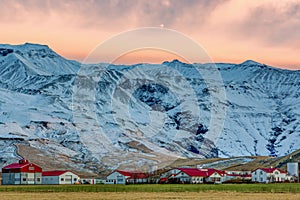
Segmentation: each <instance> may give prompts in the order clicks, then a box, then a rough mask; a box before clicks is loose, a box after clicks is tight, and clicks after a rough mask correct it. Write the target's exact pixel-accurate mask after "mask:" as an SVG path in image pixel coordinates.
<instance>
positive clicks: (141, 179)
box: [105, 170, 149, 184]
mask: <svg viewBox="0 0 300 200" xmlns="http://www.w3.org/2000/svg"><path fill="white" fill-rule="evenodd" d="M148 178H149V174H147V173H143V172H128V171H122V170H116V171H114V172H112V173H110V174H109V175H108V176H107V177H106V180H105V184H132V183H147V182H148Z"/></svg>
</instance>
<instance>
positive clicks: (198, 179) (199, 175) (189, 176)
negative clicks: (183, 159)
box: [174, 168, 207, 183]
mask: <svg viewBox="0 0 300 200" xmlns="http://www.w3.org/2000/svg"><path fill="white" fill-rule="evenodd" d="M178 170H179V173H177V174H176V176H175V177H174V178H175V179H177V182H178V183H203V182H205V178H207V173H206V172H205V171H201V170H199V169H197V168H178Z"/></svg>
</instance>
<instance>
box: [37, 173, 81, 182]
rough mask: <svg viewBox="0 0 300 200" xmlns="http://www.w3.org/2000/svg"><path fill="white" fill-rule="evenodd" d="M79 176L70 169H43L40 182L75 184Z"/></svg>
mask: <svg viewBox="0 0 300 200" xmlns="http://www.w3.org/2000/svg"><path fill="white" fill-rule="evenodd" d="M78 182H79V177H78V175H77V174H74V173H73V172H70V171H45V172H43V173H42V184H45V185H48V184H49V185H52V184H75V183H78Z"/></svg>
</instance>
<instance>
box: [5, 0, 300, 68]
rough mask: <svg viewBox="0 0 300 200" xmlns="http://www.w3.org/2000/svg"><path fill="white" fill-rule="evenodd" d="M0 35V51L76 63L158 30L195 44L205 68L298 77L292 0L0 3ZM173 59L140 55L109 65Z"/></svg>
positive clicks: (297, 23) (297, 14) (298, 6)
mask: <svg viewBox="0 0 300 200" xmlns="http://www.w3.org/2000/svg"><path fill="white" fill-rule="evenodd" d="M0 27H1V31H0V43H4V44H22V43H25V42H31V43H39V44H47V45H48V46H49V47H50V48H52V49H53V50H54V51H56V52H57V53H58V54H60V55H62V56H64V57H66V58H68V59H74V60H78V61H83V60H84V59H85V58H86V57H87V56H88V55H89V54H90V52H91V51H93V49H94V48H95V47H96V46H97V45H99V44H101V43H103V42H104V41H106V40H107V39H108V38H111V37H113V36H114V35H117V34H120V33H121V32H124V31H128V30H132V29H137V28H142V27H160V28H165V29H172V30H176V31H178V32H180V33H182V34H184V35H186V36H187V37H189V38H191V39H193V40H195V41H196V42H197V43H198V44H199V45H201V46H202V47H203V48H204V49H205V51H206V52H207V54H208V55H209V56H210V57H211V59H212V61H213V62H226V63H241V62H243V61H245V60H255V61H257V62H260V63H264V64H267V65H271V66H274V67H280V68H286V69H293V70H299V69H300V59H299V56H300V0H284V1H282V0H185V1H182V0H150V1H149V0H110V1H108V0H98V1H97V0H84V1H83V0H70V1H69V0H43V1H40V0H0ZM128 42H130V41H128ZM122 45H126V43H124V44H122ZM108 51H114V50H113V48H111V49H109V50H108ZM107 53H109V52H107ZM104 57H105V55H104ZM173 58H180V55H174V54H172V53H171V52H162V51H159V50H149V49H148V50H140V52H138V51H134V52H129V53H128V54H126V55H120V57H119V58H118V59H117V60H116V61H115V62H116V63H125V64H131V63H139V62H153V63H161V62H162V61H164V60H172V59H173ZM195 62H197V60H195Z"/></svg>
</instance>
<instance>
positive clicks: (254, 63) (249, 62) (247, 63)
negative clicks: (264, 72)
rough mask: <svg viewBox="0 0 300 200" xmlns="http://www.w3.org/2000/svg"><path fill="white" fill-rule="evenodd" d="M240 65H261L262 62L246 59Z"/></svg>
mask: <svg viewBox="0 0 300 200" xmlns="http://www.w3.org/2000/svg"><path fill="white" fill-rule="evenodd" d="M241 65H262V64H261V63H259V62H256V61H253V60H246V61H245V62H243V63H241Z"/></svg>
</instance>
